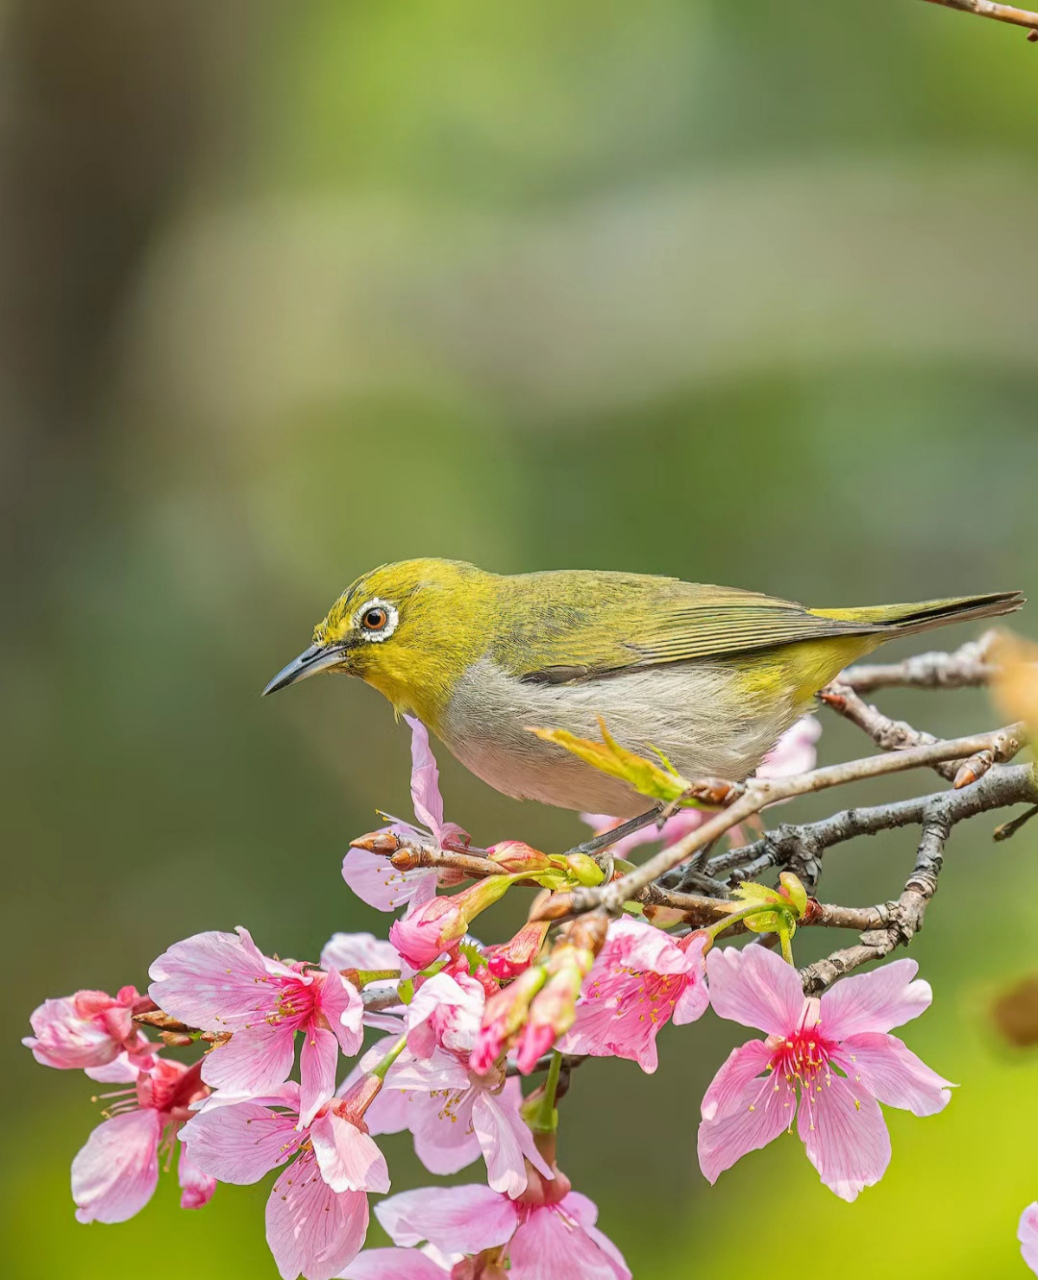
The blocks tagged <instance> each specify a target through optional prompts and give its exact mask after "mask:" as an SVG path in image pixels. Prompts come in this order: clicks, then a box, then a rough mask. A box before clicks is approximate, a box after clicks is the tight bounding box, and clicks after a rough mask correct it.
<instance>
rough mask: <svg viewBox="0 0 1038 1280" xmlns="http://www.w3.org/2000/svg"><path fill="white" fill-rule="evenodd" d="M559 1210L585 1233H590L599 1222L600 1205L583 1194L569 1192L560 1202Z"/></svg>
mask: <svg viewBox="0 0 1038 1280" xmlns="http://www.w3.org/2000/svg"><path fill="white" fill-rule="evenodd" d="M559 1208H560V1209H561V1210H562V1211H563V1212H564V1213H566V1214H568V1216H569V1217H571V1218H572V1219H573V1220H574V1221H575V1222H578V1223H579V1224H580V1225H581V1226H582V1227H583V1228H584V1230H585V1231H590V1230H591V1228H592V1227H593V1226H594V1225H595V1223H596V1222H597V1221H598V1205H597V1204H595V1202H594V1200H592V1199H591V1197H590V1196H586V1195H584V1194H583V1192H580V1191H569V1192H567V1193H566V1195H565V1196H563V1198H562V1199H561V1200H560V1201H559Z"/></svg>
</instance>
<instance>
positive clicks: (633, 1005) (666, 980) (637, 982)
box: [585, 968, 689, 1030]
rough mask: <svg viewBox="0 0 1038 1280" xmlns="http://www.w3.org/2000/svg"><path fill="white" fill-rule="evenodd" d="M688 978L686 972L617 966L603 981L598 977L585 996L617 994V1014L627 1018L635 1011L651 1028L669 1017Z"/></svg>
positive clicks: (598, 997)
mask: <svg viewBox="0 0 1038 1280" xmlns="http://www.w3.org/2000/svg"><path fill="white" fill-rule="evenodd" d="M688 982H689V978H688V975H687V974H684V973H643V972H641V971H640V970H637V969H623V968H617V969H614V970H613V973H612V974H610V976H609V977H608V978H607V979H606V980H605V984H604V985H603V984H602V983H601V982H599V981H598V980H596V981H595V982H593V983H592V984H591V986H590V987H589V989H588V990H587V991H586V992H585V998H586V999H588V1000H595V999H600V998H601V997H603V996H610V995H616V996H617V1000H616V1016H617V1017H618V1018H624V1017H628V1016H629V1015H631V1014H634V1013H636V1014H637V1015H638V1021H639V1022H644V1023H648V1024H649V1026H648V1027H647V1028H646V1029H647V1030H648V1029H651V1027H652V1026H662V1025H663V1024H664V1023H665V1022H667V1021H669V1019H670V1017H671V1015H672V1014H673V1012H674V1006H675V1005H676V1004H677V1002H678V997H679V996H680V995H681V993H682V992H683V991H684V990H685V987H686V986H687V985H688ZM618 986H619V991H618V990H617V987H618Z"/></svg>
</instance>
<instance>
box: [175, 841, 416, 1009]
mask: <svg viewBox="0 0 1038 1280" xmlns="http://www.w3.org/2000/svg"><path fill="white" fill-rule="evenodd" d="M342 878H343V879H344V880H345V881H346V883H347V884H348V885H349V886H350V888H351V889H352V890H353V892H354V893H355V894H356V895H357V897H358V898H360V900H361V902H366V903H367V904H368V906H369V907H374V908H375V910H376V911H395V910H396V909H397V907H403V906H405V905H406V904H407V903H409V902H416V903H422V902H427V901H428V900H429V899H430V898H431V897H433V896H434V894H435V893H436V871H435V868H421V869H419V870H417V871H397V869H396V867H394V866H393V864H392V863H391V862H390V861H389V859H388V858H383V857H382V856H381V855H380V854H377V853H369V852H368V851H367V849H351V850H350V851H349V853H347V854H346V856H345V858H343V860H342ZM344 967H345V966H344ZM152 998H153V999H154V997H152ZM156 1003H157V1002H156Z"/></svg>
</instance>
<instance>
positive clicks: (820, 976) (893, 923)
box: [800, 806, 951, 995]
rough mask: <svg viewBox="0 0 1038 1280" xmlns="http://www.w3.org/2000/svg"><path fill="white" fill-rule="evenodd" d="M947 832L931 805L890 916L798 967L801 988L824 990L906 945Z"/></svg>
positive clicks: (918, 923)
mask: <svg viewBox="0 0 1038 1280" xmlns="http://www.w3.org/2000/svg"><path fill="white" fill-rule="evenodd" d="M950 834H951V823H950V822H949V821H948V819H947V817H946V816H945V815H944V814H942V813H940V812H939V810H938V806H934V810H933V812H931V813H929V814H928V815H927V817H926V820H925V821H924V823H923V832H922V836H921V837H920V840H919V849H918V851H917V853H916V859H915V866H914V867H913V869H912V874H911V875H910V876H909V877H908V880H907V881H906V883H905V887H904V890H903V891H902V894H901V897H900V898H899V899H898V901H897V902H896V903H895V904H893V906H892V908H891V910H890V920H889V922H888V923H886V924H881V925H879V926H878V927H876V928H871V929H869V930H867V931H866V932H864V933H863V934H862V935H861V941H860V942H858V943H857V944H856V945H855V946H853V947H845V948H844V949H843V950H841V951H834V952H833V953H832V955H829V956H826V958H825V959H824V960H819V961H817V963H815V964H809V965H808V966H807V967H806V968H804V969H801V970H800V980H801V982H802V983H803V987H804V991H805V992H806V993H807V994H808V995H814V994H816V993H817V992H819V991H824V990H825V988H826V987H828V986H829V985H830V984H831V983H833V982H835V981H836V979H837V978H842V977H844V976H845V975H846V974H848V973H850V972H851V970H852V969H857V968H858V967H859V966H860V965H863V964H868V963H869V962H870V961H872V960H881V959H882V958H883V957H884V956H886V955H889V954H890V952H891V951H893V950H894V948H895V947H897V946H907V945H908V943H909V942H911V940H912V938H913V937H914V936H915V935H916V934H917V933H918V932H919V930H920V929H921V928H922V927H923V917H924V916H925V914H926V908H927V905H928V903H929V901H930V899H931V898H932V897H933V895H934V894H935V893H936V892H937V877H938V876H939V875H940V871H941V866H942V864H943V862H944V846H945V844H946V843H947V841H948V837H949V835H950Z"/></svg>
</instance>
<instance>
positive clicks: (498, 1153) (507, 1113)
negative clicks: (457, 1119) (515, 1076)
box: [472, 1081, 555, 1200]
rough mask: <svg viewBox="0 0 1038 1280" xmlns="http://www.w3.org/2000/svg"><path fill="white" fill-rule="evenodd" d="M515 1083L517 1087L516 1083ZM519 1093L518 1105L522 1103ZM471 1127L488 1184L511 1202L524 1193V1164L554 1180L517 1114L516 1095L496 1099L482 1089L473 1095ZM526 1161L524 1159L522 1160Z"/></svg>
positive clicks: (524, 1124)
mask: <svg viewBox="0 0 1038 1280" xmlns="http://www.w3.org/2000/svg"><path fill="white" fill-rule="evenodd" d="M514 1083H516V1084H518V1081H515V1082H514ZM521 1100H522V1093H521V1091H520V1092H519V1099H518V1101H519V1102H521ZM472 1127H473V1129H474V1130H475V1134H476V1138H477V1139H478V1141H479V1146H480V1150H481V1151H482V1152H483V1159H484V1160H485V1161H486V1166H487V1182H489V1184H490V1186H491V1187H492V1188H493V1189H494V1190H495V1191H500V1192H502V1193H503V1194H504V1195H506V1196H510V1197H511V1198H512V1199H513V1200H514V1199H516V1198H517V1197H518V1196H521V1195H522V1193H523V1192H524V1191H525V1190H526V1181H527V1178H526V1164H525V1160H529V1161H530V1163H531V1164H532V1165H533V1166H534V1168H535V1169H537V1170H538V1171H539V1172H540V1173H541V1174H543V1175H544V1177H546V1178H554V1176H555V1175H554V1173H553V1172H552V1170H551V1167H550V1165H548V1164H547V1163H546V1162H545V1160H544V1157H543V1156H542V1155H541V1153H540V1152H539V1151H538V1150H537V1147H536V1146H535V1145H534V1141H533V1134H532V1133H531V1132H530V1129H529V1126H528V1125H527V1124H526V1122H525V1121H524V1120H523V1118H522V1116H521V1115H520V1114H519V1109H518V1105H517V1100H516V1097H515V1093H514V1092H513V1093H510V1094H509V1096H507V1097H505V1095H504V1094H503V1093H502V1095H501V1097H495V1096H494V1095H493V1094H492V1093H489V1092H488V1091H487V1090H485V1089H480V1090H478V1091H477V1092H476V1096H475V1099H474V1101H473V1104H472ZM524 1158H525V1159H524Z"/></svg>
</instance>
